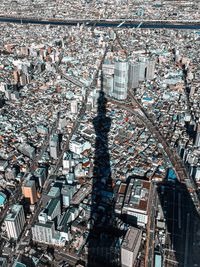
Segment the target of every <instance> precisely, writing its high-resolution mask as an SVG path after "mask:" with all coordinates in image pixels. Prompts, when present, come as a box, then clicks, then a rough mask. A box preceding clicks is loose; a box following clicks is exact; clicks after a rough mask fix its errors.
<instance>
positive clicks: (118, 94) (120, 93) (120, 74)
mask: <svg viewBox="0 0 200 267" xmlns="http://www.w3.org/2000/svg"><path fill="white" fill-rule="evenodd" d="M127 91H128V62H126V61H125V62H116V63H115V71H114V88H113V97H114V98H116V99H118V100H124V99H126V98H127Z"/></svg>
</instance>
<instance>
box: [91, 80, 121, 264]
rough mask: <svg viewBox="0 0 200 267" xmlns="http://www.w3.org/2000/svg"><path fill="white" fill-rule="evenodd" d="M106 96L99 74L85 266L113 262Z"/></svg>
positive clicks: (113, 237) (108, 128)
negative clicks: (99, 83) (99, 82)
mask: <svg viewBox="0 0 200 267" xmlns="http://www.w3.org/2000/svg"><path fill="white" fill-rule="evenodd" d="M106 104H107V99H106V96H105V93H104V91H103V77H102V76H101V89H100V92H99V97H98V101H97V105H98V107H97V116H96V117H95V118H94V119H93V125H94V129H95V133H96V140H95V155H94V168H93V188H92V203H91V229H90V233H89V237H88V259H87V261H88V262H87V266H89V267H97V266H98V267H100V266H101V267H102V266H110V267H111V266H116V264H115V261H116V260H115V258H116V257H115V233H114V232H113V231H114V230H113V225H112V224H113V217H114V214H113V187H112V179H111V168H110V154H109V148H108V133H109V131H110V127H111V119H110V118H109V117H108V116H107V115H106Z"/></svg>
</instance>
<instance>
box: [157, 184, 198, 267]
mask: <svg viewBox="0 0 200 267" xmlns="http://www.w3.org/2000/svg"><path fill="white" fill-rule="evenodd" d="M157 193H158V213H160V215H161V217H163V220H164V221H165V230H164V232H165V234H166V242H165V243H166V244H165V245H162V242H161V240H160V241H159V240H158V241H157V247H156V246H155V247H156V248H155V249H156V250H157V251H158V252H159V253H160V254H161V255H162V259H163V266H165V267H175V266H179V267H190V266H191V267H192V266H196V267H200V253H199V252H200V217H199V214H198V212H197V210H196V208H195V205H194V203H193V200H192V195H191V194H190V192H189V191H188V189H187V187H186V185H185V184H184V183H180V182H179V181H177V180H175V181H167V180H166V181H163V182H162V183H159V184H157ZM159 206H160V207H159ZM160 215H159V217H160ZM157 220H158V217H157ZM158 225H161V224H158V223H157V226H158ZM159 228H160V229H159ZM157 231H163V227H158V229H157Z"/></svg>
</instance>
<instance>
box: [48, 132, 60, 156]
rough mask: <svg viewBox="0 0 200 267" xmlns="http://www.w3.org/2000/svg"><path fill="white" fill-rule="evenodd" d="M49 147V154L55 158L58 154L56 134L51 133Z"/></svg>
mask: <svg viewBox="0 0 200 267" xmlns="http://www.w3.org/2000/svg"><path fill="white" fill-rule="evenodd" d="M49 149H50V156H51V157H52V158H53V159H57V158H58V154H59V138H58V135H57V134H53V135H52V136H51V137H50V141H49Z"/></svg>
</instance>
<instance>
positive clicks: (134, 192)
mask: <svg viewBox="0 0 200 267" xmlns="http://www.w3.org/2000/svg"><path fill="white" fill-rule="evenodd" d="M149 194H150V182H149V181H145V180H139V179H131V180H130V183H129V185H128V189H127V191H126V196H125V199H124V206H123V208H122V213H123V214H126V215H127V217H128V218H129V219H130V221H134V222H135V221H136V223H137V225H139V226H143V227H145V225H146V224H147V221H148V212H149V205H150V203H149Z"/></svg>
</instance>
